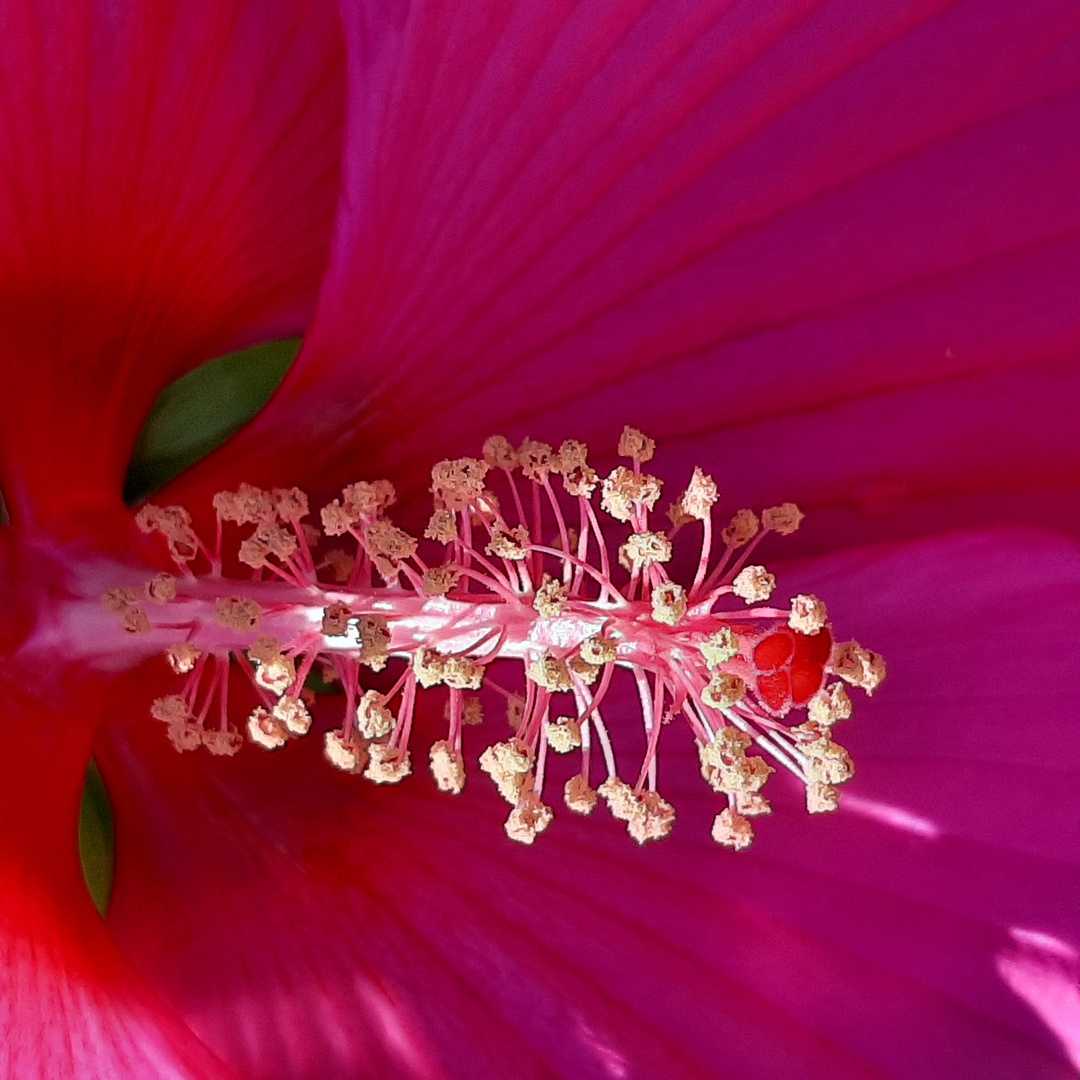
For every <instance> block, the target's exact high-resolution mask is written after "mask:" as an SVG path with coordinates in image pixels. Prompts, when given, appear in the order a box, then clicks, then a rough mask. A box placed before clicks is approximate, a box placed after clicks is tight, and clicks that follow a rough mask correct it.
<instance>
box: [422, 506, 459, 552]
mask: <svg viewBox="0 0 1080 1080" xmlns="http://www.w3.org/2000/svg"><path fill="white" fill-rule="evenodd" d="M424 536H425V537H426V538H427V539H428V540H434V541H436V542H437V543H440V544H452V543H453V542H454V541H455V540H456V539H457V538H458V532H457V518H455V517H454V512H453V510H436V511H435V513H434V514H432V515H431V519H430V520H429V521H428V523H427V528H426V529H425V530H424Z"/></svg>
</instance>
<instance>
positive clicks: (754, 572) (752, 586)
mask: <svg viewBox="0 0 1080 1080" xmlns="http://www.w3.org/2000/svg"><path fill="white" fill-rule="evenodd" d="M775 588H776V578H775V577H773V575H772V574H770V573H769V571H768V570H766V569H765V567H764V566H744V567H743V568H742V570H740V571H739V573H738V575H737V576H736V578H735V580H734V581H733V582H732V583H731V591H732V592H733V593H734V594H735V595H736V596H737V597H739V598H740V599H741V600H745V601H746V602H747V603H748V604H760V603H761V602H762V601H764V600H768V599H769V597H770V596H772V594H773V590H774V589H775Z"/></svg>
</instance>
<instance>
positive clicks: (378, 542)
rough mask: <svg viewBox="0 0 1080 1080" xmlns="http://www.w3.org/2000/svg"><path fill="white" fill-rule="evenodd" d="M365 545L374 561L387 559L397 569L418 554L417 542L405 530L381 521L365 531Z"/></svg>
mask: <svg viewBox="0 0 1080 1080" xmlns="http://www.w3.org/2000/svg"><path fill="white" fill-rule="evenodd" d="M364 545H365V546H366V548H367V551H368V554H369V555H370V556H371V557H372V558H373V559H378V558H383V559H387V560H389V562H390V564H391V565H392V566H394V567H396V566H397V564H398V563H400V562H402V561H404V560H405V559H410V558H412V556H413V555H415V554H416V546H417V541H416V539H415V537H412V536H410V535H409V534H408V533H407V532H405V530H404V529H399V528H398V527H397V526H396V525H392V524H391V523H390V522H389V521H386V520H382V519H380V520H379V521H375V522H373V523H372V524H371V525H369V526H368V527H367V529H365V530H364Z"/></svg>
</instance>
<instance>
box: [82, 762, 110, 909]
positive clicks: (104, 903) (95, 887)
mask: <svg viewBox="0 0 1080 1080" xmlns="http://www.w3.org/2000/svg"><path fill="white" fill-rule="evenodd" d="M79 858H80V859H81V860H82V869H83V877H84V878H85V879H86V887H87V888H88V889H89V890H90V895H91V896H92V897H93V899H94V903H95V904H96V905H97V909H98V911H100V912H101V914H102V915H104V914H105V913H106V912H107V911H108V910H109V894H110V893H111V892H112V883H113V870H114V867H115V865H116V832H115V830H114V828H113V812H112V803H111V802H109V794H108V792H107V791H106V790H105V782H104V781H103V780H102V779H101V773H100V772H98V767H97V765H95V764H94V762H93V761H91V762H90V767H89V768H88V769H87V770H86V786H85V787H84V788H83V800H82V809H81V810H80V812H79Z"/></svg>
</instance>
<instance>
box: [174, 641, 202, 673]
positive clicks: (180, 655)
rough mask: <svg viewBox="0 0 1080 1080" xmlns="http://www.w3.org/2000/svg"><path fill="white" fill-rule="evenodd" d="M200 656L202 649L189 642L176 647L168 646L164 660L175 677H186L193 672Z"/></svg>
mask: <svg viewBox="0 0 1080 1080" xmlns="http://www.w3.org/2000/svg"><path fill="white" fill-rule="evenodd" d="M200 656H202V649H200V648H199V647H198V646H196V645H192V643H191V642H190V641H181V642H180V643H179V644H178V645H170V646H169V648H168V649H167V650H166V651H165V659H166V660H167V661H168V662H169V667H171V668H172V669H173V671H174V672H176V674H177V675H187V674H188V673H189V672H192V671H194V670H195V665H196V663H197V662H198V660H199V657H200Z"/></svg>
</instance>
